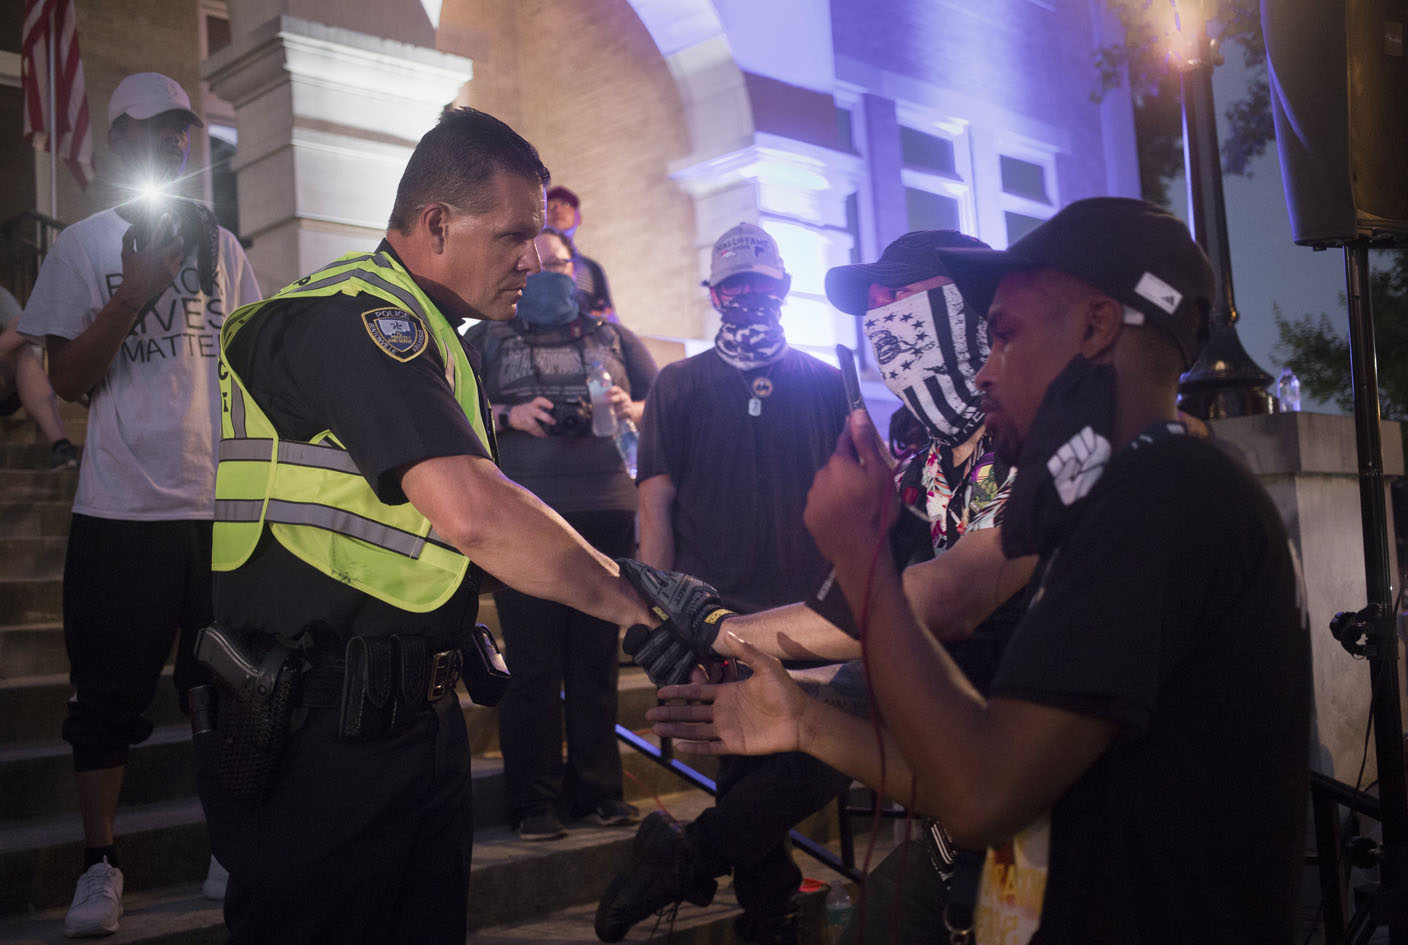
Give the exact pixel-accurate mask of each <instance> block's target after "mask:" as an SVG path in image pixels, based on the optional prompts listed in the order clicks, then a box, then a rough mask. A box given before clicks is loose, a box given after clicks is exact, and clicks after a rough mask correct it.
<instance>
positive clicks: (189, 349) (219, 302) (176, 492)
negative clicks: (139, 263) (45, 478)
mask: <svg viewBox="0 0 1408 945" xmlns="http://www.w3.org/2000/svg"><path fill="white" fill-rule="evenodd" d="M127 227H128V223H127V222H126V221H124V220H123V219H122V218H121V217H120V216H118V215H117V211H115V210H104V211H103V212H101V213H97V214H94V215H93V216H91V217H89V218H87V219H86V220H82V221H80V222H78V223H75V224H73V225H72V226H69V227H67V228H66V229H65V230H64V231H63V232H62V233H60V234H59V238H58V240H57V241H56V242H55V243H54V246H53V249H52V250H51V251H50V252H49V255H48V256H47V257H46V258H45V260H44V266H43V268H42V269H40V271H39V279H38V280H37V281H36V282H35V285H34V291H33V293H31V295H30V297H29V303H28V304H27V305H26V306H25V311H24V316H23V317H22V318H21V319H20V331H21V332H22V333H24V334H26V335H30V336H33V337H43V336H45V335H57V336H58V337H60V338H68V339H73V338H76V337H78V336H79V335H80V334H82V333H83V331H84V329H86V328H87V327H88V326H89V325H91V324H92V323H93V320H94V318H95V317H96V316H97V313H98V312H99V310H101V309H102V307H103V306H104V305H106V304H107V302H108V299H110V298H111V297H112V294H113V291H114V290H115V289H116V288H117V287H118V286H119V285H121V284H122V235H123V233H125V232H126V230H127ZM259 298H260V294H259V286H258V284H257V283H256V282H255V280H254V271H253V269H251V268H250V265H249V260H248V259H246V258H245V255H244V250H243V249H241V248H240V244H239V241H238V240H236V239H235V237H234V235H233V234H231V233H230V232H229V231H228V230H225V229H223V228H222V229H221V230H220V266H219V270H218V272H217V274H216V281H215V292H214V294H213V295H211V296H206V295H205V294H204V293H202V292H201V291H200V286H199V278H198V276H197V273H196V261H195V257H194V255H190V256H187V257H186V259H185V261H184V262H183V263H182V264H181V271H180V272H179V273H178V274H177V276H176V278H175V279H174V280H172V284H171V285H170V286H169V287H168V288H167V289H166V291H165V292H164V293H162V295H161V297H160V298H159V299H158V300H157V301H156V304H155V305H154V306H152V308H151V309H149V310H148V311H147V312H146V313H145V314H144V315H142V316H141V317H139V318H138V320H137V321H136V323H135V324H134V325H133V326H132V330H131V331H130V332H129V333H128V335H127V337H126V338H125V339H124V340H123V342H122V347H121V348H120V349H118V352H117V355H116V356H115V357H114V358H113V360H112V364H111V365H109V366H108V370H107V373H106V374H105V375H104V376H103V377H102V379H101V380H99V381H98V384H97V386H95V387H94V388H93V391H92V399H91V403H90V404H89V409H88V435H87V438H86V440H85V442H84V448H83V462H82V464H81V465H80V466H79V473H78V494H77V495H76V496H75V497H74V501H73V510H74V511H75V512H80V513H82V514H84V515H92V516H96V517H99V518H114V519H126V520H134V521H158V520H162V519H208V518H211V517H212V513H213V510H214V503H215V448H214V445H215V442H216V440H217V439H218V438H219V435H220V389H219V384H218V381H217V378H216V367H217V365H218V358H219V351H220V326H221V325H222V324H224V322H225V316H226V315H227V314H228V313H230V312H233V311H234V310H235V309H236V308H238V307H239V306H241V305H245V304H247V303H249V302H257V301H259Z"/></svg>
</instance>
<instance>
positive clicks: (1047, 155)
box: [993, 134, 1061, 230]
mask: <svg viewBox="0 0 1408 945" xmlns="http://www.w3.org/2000/svg"><path fill="white" fill-rule="evenodd" d="M996 145H997V148H996V150H997V166H996V167H994V168H993V171H994V172H995V173H996V175H997V180H996V182H995V183H996V187H994V188H993V190H994V193H995V194H996V195H997V201H998V206H999V207H1001V209H1002V213H1003V225H1004V230H1005V228H1006V221H1007V217H1006V214H1008V213H1020V214H1022V215H1023V216H1027V217H1033V218H1035V219H1038V220H1048V219H1050V218H1051V217H1052V216H1053V215H1054V214H1055V213H1056V211H1057V210H1059V209H1060V207H1061V193H1060V189H1059V183H1060V182H1059V180H1058V179H1057V176H1056V154H1057V149H1056V148H1055V147H1053V146H1051V145H1047V144H1043V143H1041V142H1039V141H1034V140H1032V139H1030V138H1024V137H1019V136H1017V135H1012V134H1003V135H999V136H998V137H997V141H996ZM1004 157H1009V158H1015V159H1017V160H1019V161H1026V162H1027V163H1028V164H1035V165H1036V166H1038V167H1040V168H1041V169H1042V173H1043V175H1044V178H1045V184H1046V187H1045V189H1046V197H1047V199H1046V200H1044V201H1043V200H1034V199H1032V198H1031V197H1023V196H1021V195H1019V194H1009V193H1008V192H1007V191H1005V190H1003V189H1002V158H1004Z"/></svg>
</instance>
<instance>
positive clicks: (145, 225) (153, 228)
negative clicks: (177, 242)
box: [132, 198, 179, 252]
mask: <svg viewBox="0 0 1408 945" xmlns="http://www.w3.org/2000/svg"><path fill="white" fill-rule="evenodd" d="M138 206H139V208H140V209H139V212H138V214H137V221H136V223H135V224H134V226H133V230H134V232H133V234H132V235H133V237H134V239H135V240H136V243H137V251H138V252H141V251H142V250H144V249H146V248H147V247H148V246H150V245H152V244H153V243H159V244H165V243H169V242H171V241H172V240H173V239H175V238H176V236H177V235H178V232H179V231H178V229H177V223H176V218H175V213H174V207H173V206H172V204H171V202H170V201H168V200H162V199H158V198H148V199H146V200H143V201H141V202H140V203H139V204H138Z"/></svg>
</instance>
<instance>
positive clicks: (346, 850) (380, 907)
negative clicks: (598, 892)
mask: <svg viewBox="0 0 1408 945" xmlns="http://www.w3.org/2000/svg"><path fill="white" fill-rule="evenodd" d="M307 711H308V717H307V720H306V721H305V722H304V723H303V725H301V726H300V727H298V728H297V729H296V730H295V731H294V732H293V733H292V735H291V736H290V737H289V742H288V745H287V747H286V748H285V750H284V754H283V760H282V763H281V764H280V766H279V768H278V770H277V771H276V772H275V774H274V780H273V782H272V784H271V787H270V793H269V797H268V799H267V800H266V801H265V802H264V803H263V804H261V805H259V806H258V807H254V808H250V807H248V806H246V805H244V804H242V803H240V802H238V801H235V800H233V799H232V798H231V797H230V796H229V795H228V794H227V793H225V791H224V790H223V789H222V788H221V787H220V786H219V785H218V784H217V783H216V780H215V769H214V765H213V764H212V762H213V761H214V759H215V756H216V755H217V754H218V742H216V741H214V740H208V739H205V738H202V739H201V740H200V743H198V745H197V749H196V755H197V761H198V765H199V768H198V782H199V786H200V794H201V801H202V803H203V804H204V805H205V813H206V819H207V821H208V822H209V829H210V842H211V848H212V850H213V851H214V853H215V855H216V856H217V857H218V858H219V860H220V862H221V863H222V864H224V865H225V867H226V868H227V869H228V870H229V871H230V884H229V889H228V891H227V893H226V895H225V923H226V925H228V926H229V930H230V938H229V943H230V945H321V943H327V942H338V943H349V945H350V943H367V945H373V943H376V945H382V943H390V945H463V942H464V939H465V926H466V902H467V900H466V896H467V894H468V886H469V867H470V855H471V846H472V842H473V835H472V830H473V817H472V816H471V795H470V777H469V739H468V736H467V734H466V731H465V724H464V715H463V713H462V711H461V709H460V705H459V700H458V699H457V698H456V697H455V696H454V694H453V693H452V694H450V695H448V696H446V697H445V698H442V699H440V700H439V701H438V702H436V703H435V705H434V708H433V710H432V711H427V712H426V713H425V714H424V715H423V716H422V717H421V718H420V719H418V720H417V722H416V724H415V725H414V726H413V727H412V728H411V729H410V730H409V731H407V732H405V733H404V734H401V735H397V736H394V737H388V738H382V739H375V740H369V741H343V740H340V739H339V738H338V737H337V725H338V710H337V709H335V708H331V709H310V710H307Z"/></svg>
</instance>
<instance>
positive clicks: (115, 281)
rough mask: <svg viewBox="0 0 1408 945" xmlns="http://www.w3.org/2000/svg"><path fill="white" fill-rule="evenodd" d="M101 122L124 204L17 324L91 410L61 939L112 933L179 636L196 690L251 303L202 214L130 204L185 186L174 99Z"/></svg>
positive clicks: (186, 108) (155, 83) (217, 886)
mask: <svg viewBox="0 0 1408 945" xmlns="http://www.w3.org/2000/svg"><path fill="white" fill-rule="evenodd" d="M108 123H109V129H108V134H107V141H108V157H109V158H110V159H111V160H110V161H105V162H104V164H103V172H104V176H105V177H106V178H108V179H107V180H106V181H105V182H106V183H108V184H110V185H113V186H114V187H115V188H116V189H117V190H118V192H119V193H121V194H122V196H123V197H124V198H128V199H125V200H124V202H123V203H121V204H119V205H118V206H117V207H115V208H113V209H109V210H103V211H102V212H100V213H96V214H94V215H93V216H90V217H88V218H87V219H85V220H80V221H79V222H77V223H75V224H73V225H72V226H69V227H67V228H66V229H65V230H64V231H63V233H62V234H60V236H59V238H58V240H57V241H56V242H55V243H54V248H53V250H52V251H51V252H50V253H49V255H48V256H47V257H45V259H44V265H43V268H41V269H40V271H39V278H38V280H37V281H36V283H35V286H34V292H33V293H32V294H31V295H30V297H29V303H28V305H27V307H26V308H25V312H24V315H23V317H22V318H21V319H20V326H19V330H20V332H21V333H23V334H25V335H27V336H29V337H31V338H35V339H41V338H42V339H43V340H44V343H45V346H46V348H47V350H48V354H49V379H50V381H51V382H52V384H53V387H54V391H55V392H56V393H57V394H58V395H59V396H60V397H63V398H64V399H65V400H79V399H81V398H82V397H84V396H85V395H86V396H88V398H89V402H88V433H87V438H86V442H85V444H84V458H83V465H82V467H81V468H80V469H79V473H78V492H77V494H76V495H75V497H74V500H73V519H72V522H71V524H70V526H69V537H68V550H67V557H66V559H65V561H64V589H63V605H64V606H63V610H64V642H65V644H66V646H67V649H68V656H69V678H70V680H71V681H72V683H73V688H74V695H73V696H72V697H71V698H70V699H69V701H68V716H67V718H66V719H65V720H64V727H63V737H64V740H65V741H67V742H68V743H69V744H70V745H71V746H72V747H73V766H74V771H75V777H76V780H77V793H78V804H79V809H80V810H81V811H82V815H83V835H84V847H85V849H84V856H83V874H82V876H81V877H80V878H79V881H78V885H77V889H76V891H75V893H74V897H73V905H72V906H71V907H70V909H69V912H68V915H67V917H66V918H65V920H64V932H65V934H67V935H70V936H77V935H101V934H105V933H110V932H114V931H116V930H117V928H118V920H119V917H120V916H121V915H122V885H123V878H122V869H121V866H120V864H119V862H118V855H117V850H116V849H115V847H114V845H113V842H114V836H113V818H114V816H115V814H116V810H117V799H118V792H119V790H120V788H121V786H122V777H123V771H124V768H125V766H126V764H127V758H128V753H129V750H130V748H131V746H132V745H135V744H138V743H140V742H142V741H145V740H146V738H147V737H148V736H149V735H150V734H151V732H152V722H151V720H150V719H148V718H146V717H145V713H146V712H147V710H148V708H149V707H150V705H151V702H152V698H153V695H154V694H155V692H156V687H157V683H158V682H159V680H160V677H161V670H162V666H163V665H164V664H165V663H166V661H167V658H168V657H169V656H170V655H171V649H172V642H173V641H174V640H176V638H177V634H178V631H179V633H180V646H179V647H178V653H177V659H176V668H175V677H174V678H175V683H176V686H177V688H178V689H180V690H181V691H182V693H183V694H184V692H185V691H186V690H187V689H189V688H190V687H191V686H192V685H193V684H194V683H195V682H196V681H197V677H196V676H195V673H194V670H195V668H194V666H193V664H192V662H191V658H190V640H189V638H190V636H191V635H192V634H193V633H194V632H195V631H196V630H197V629H198V628H200V627H203V626H205V625H206V624H208V623H209V622H210V619H211V577H210V542H211V520H212V518H213V516H214V511H215V507H214V503H215V449H214V446H215V441H216V440H217V438H218V436H219V430H220V420H219V417H220V392H219V386H218V380H217V376H216V366H217V361H216V356H217V352H218V350H219V336H220V326H221V325H222V324H223V323H224V319H225V315H226V313H228V312H232V311H234V310H235V308H237V307H238V306H240V305H244V304H247V303H249V302H253V301H256V300H258V298H259V287H258V285H257V284H256V283H255V280H254V272H253V270H252V269H251V268H250V265H249V261H248V260H247V259H246V258H245V255H244V250H242V249H241V248H240V244H239V241H238V240H237V239H236V238H235V236H234V234H232V233H230V232H229V231H228V230H225V229H222V228H219V227H217V226H216V225H215V219H214V216H213V214H211V213H210V211H209V210H208V209H206V208H205V207H203V206H201V205H199V204H197V203H195V202H194V201H190V200H186V199H184V198H181V197H177V196H173V195H166V196H160V197H157V198H152V197H150V196H142V195H140V191H139V189H141V188H145V187H148V186H151V185H153V184H155V185H157V186H162V185H165V186H167V187H168V188H170V189H174V187H175V186H176V184H177V182H179V181H180V180H181V178H182V175H183V174H184V173H185V171H186V159H187V157H188V156H189V154H190V149H191V129H193V128H197V129H198V128H200V127H202V125H201V120H200V118H199V117H198V116H197V115H196V114H195V112H193V111H192V110H191V102H190V99H189V98H188V97H187V95H186V93H185V91H184V90H183V89H182V88H181V86H180V85H179V84H178V83H177V82H176V81H175V80H173V79H171V78H168V77H167V76H164V75H159V74H157V73H155V72H143V73H138V74H136V75H130V76H128V77H127V78H125V79H123V80H122V81H121V82H120V83H119V84H118V86H117V88H116V89H115V90H114V91H113V95H112V100H111V102H110V103H109V105H108ZM223 876H224V873H223V870H221V869H220V868H219V866H218V864H215V863H214V862H213V861H212V864H211V872H210V875H209V876H208V877H207V884H206V887H205V891H206V894H207V895H208V896H210V897H211V898H220V897H221V896H223V895H224V893H223Z"/></svg>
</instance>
